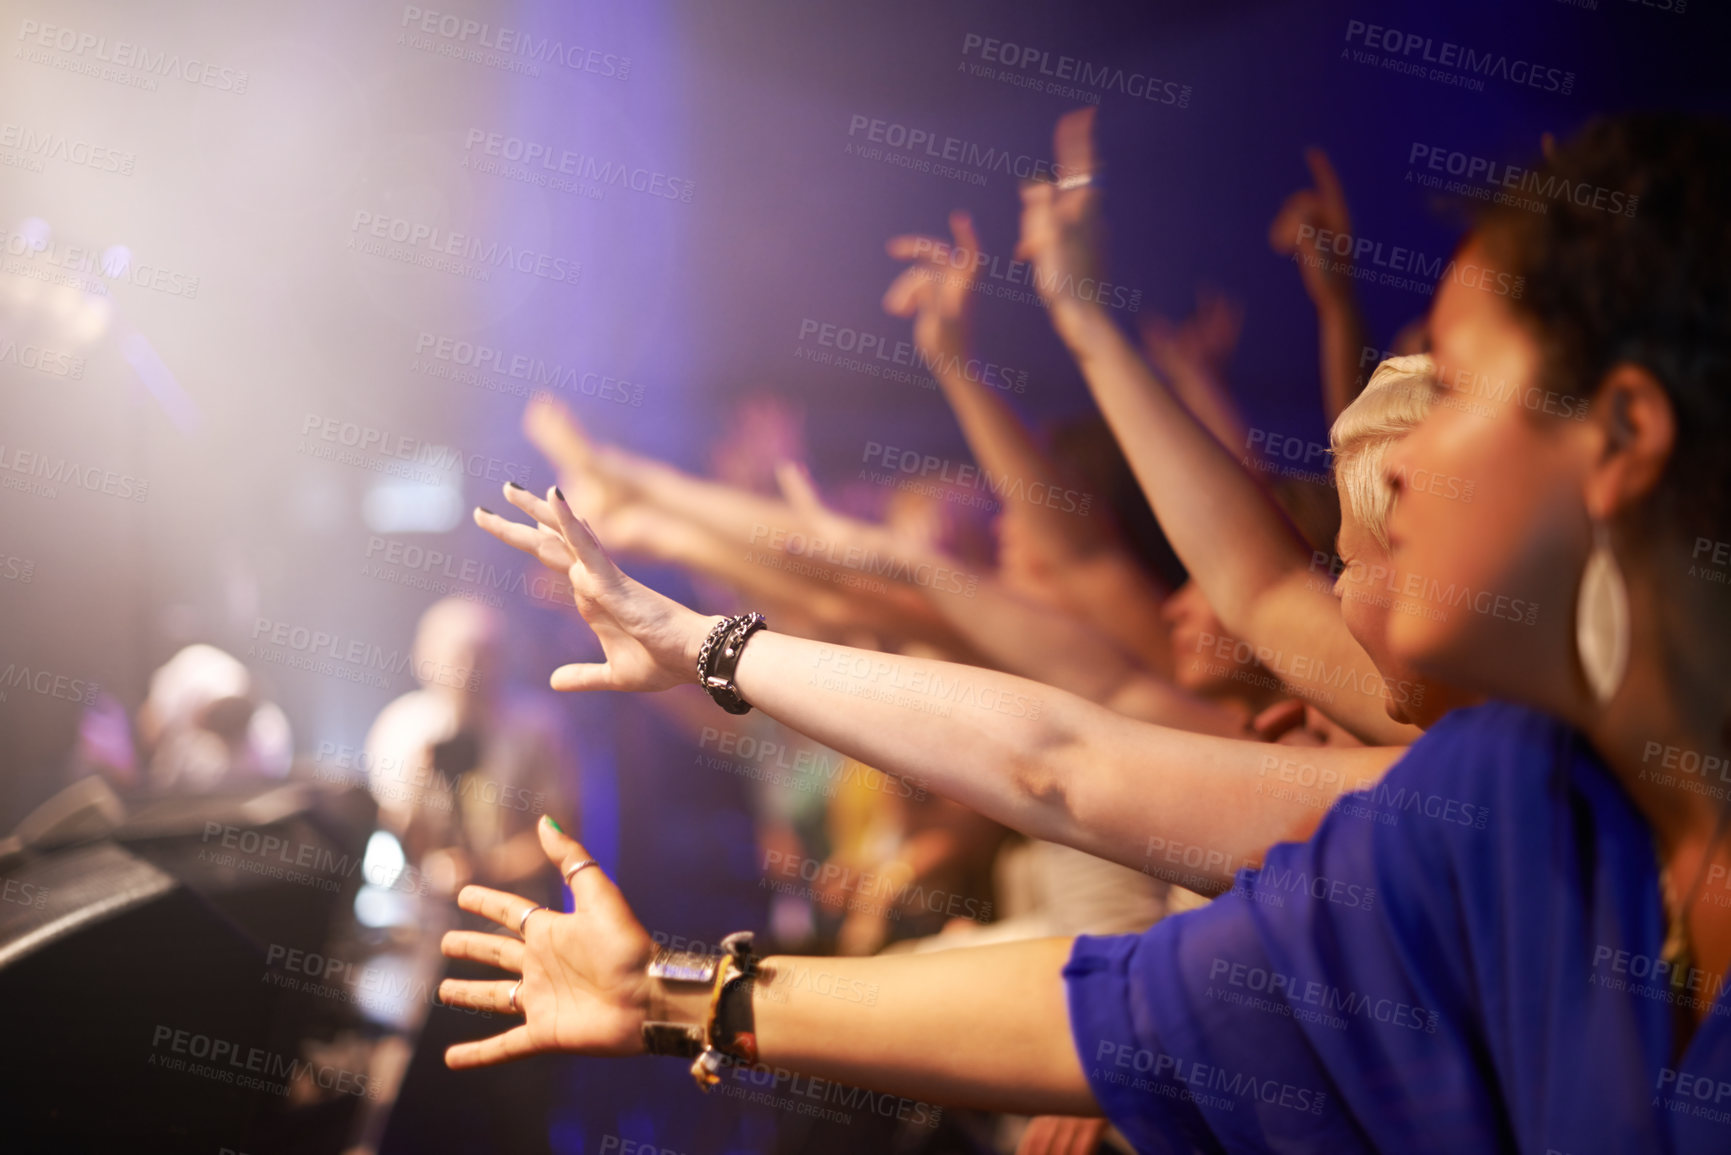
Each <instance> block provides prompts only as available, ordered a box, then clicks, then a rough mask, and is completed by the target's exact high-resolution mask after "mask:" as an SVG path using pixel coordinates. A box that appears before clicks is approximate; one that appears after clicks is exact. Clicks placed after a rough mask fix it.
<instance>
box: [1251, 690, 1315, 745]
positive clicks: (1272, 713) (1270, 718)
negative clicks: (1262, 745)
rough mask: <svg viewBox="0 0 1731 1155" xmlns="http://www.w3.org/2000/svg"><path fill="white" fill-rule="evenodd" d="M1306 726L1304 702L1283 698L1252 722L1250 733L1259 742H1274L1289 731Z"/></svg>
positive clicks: (1297, 699)
mask: <svg viewBox="0 0 1731 1155" xmlns="http://www.w3.org/2000/svg"><path fill="white" fill-rule="evenodd" d="M1302 725H1304V702H1303V701H1302V700H1301V699H1299V698H1283V699H1282V700H1280V701H1278V702H1276V703H1274V705H1272V706H1270V707H1268V708H1267V709H1266V710H1264V711H1262V713H1260V714H1258V715H1256V717H1254V718H1252V719H1251V720H1250V731H1251V733H1253V734H1254V735H1256V738H1257V740H1258V741H1262V742H1274V741H1277V740H1278V739H1279V738H1280V736H1281V735H1282V734H1285V733H1286V732H1287V731H1289V730H1293V729H1296V728H1297V727H1299V726H1302Z"/></svg>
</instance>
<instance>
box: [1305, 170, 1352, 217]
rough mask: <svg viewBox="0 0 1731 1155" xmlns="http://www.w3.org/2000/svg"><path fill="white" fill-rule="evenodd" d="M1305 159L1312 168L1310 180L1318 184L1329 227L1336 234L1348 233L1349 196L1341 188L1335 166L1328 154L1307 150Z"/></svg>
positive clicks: (1318, 191) (1318, 193)
mask: <svg viewBox="0 0 1731 1155" xmlns="http://www.w3.org/2000/svg"><path fill="white" fill-rule="evenodd" d="M1303 159H1305V165H1309V166H1310V178H1312V180H1314V182H1316V190H1317V197H1319V199H1321V203H1322V210H1324V211H1326V213H1328V222H1329V225H1331V227H1333V229H1335V230H1336V232H1347V229H1348V225H1347V194H1345V190H1343V189H1342V187H1340V177H1336V175H1335V166H1333V165H1331V163H1329V159H1328V152H1324V151H1322V149H1305V154H1303Z"/></svg>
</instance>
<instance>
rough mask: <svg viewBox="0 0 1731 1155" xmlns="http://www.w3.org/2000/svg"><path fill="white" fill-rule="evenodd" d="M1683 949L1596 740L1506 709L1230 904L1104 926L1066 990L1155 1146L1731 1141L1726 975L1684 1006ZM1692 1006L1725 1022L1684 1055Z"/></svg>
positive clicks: (1355, 803) (1415, 756)
mask: <svg viewBox="0 0 1731 1155" xmlns="http://www.w3.org/2000/svg"><path fill="white" fill-rule="evenodd" d="M1661 773H1676V777H1677V778H1678V779H1679V784H1680V785H1682V786H1684V787H1688V786H1691V785H1693V786H1694V787H1695V788H1697V789H1701V790H1703V792H1705V793H1708V794H1712V793H1713V791H1714V789H1715V787H1714V786H1713V785H1711V784H1709V783H1707V782H1705V781H1703V780H1701V779H1700V778H1699V775H1696V776H1693V777H1692V776H1691V775H1688V774H1684V773H1680V772H1672V771H1661ZM1696 901H1698V902H1703V903H1718V904H1720V905H1731V880H1727V879H1725V878H1723V877H1712V876H1709V878H1708V879H1707V881H1706V882H1705V884H1704V885H1703V887H1702V889H1701V891H1700V894H1699V897H1698V899H1697V900H1696ZM1664 939H1665V915H1664V911H1663V908H1662V905H1661V901H1660V896H1659V874H1658V862H1657V860H1656V858H1655V856H1654V850H1653V841H1652V837H1651V835H1650V833H1649V831H1648V828H1647V825H1646V822H1645V821H1644V820H1643V819H1642V817H1641V815H1640V813H1639V812H1638V811H1637V810H1636V809H1635V807H1634V804H1633V803H1632V802H1631V801H1630V799H1629V796H1628V795H1627V794H1626V793H1625V792H1624V790H1623V789H1622V787H1621V785H1620V784H1619V783H1618V782H1617V780H1616V779H1615V778H1614V777H1613V776H1612V775H1611V772H1610V771H1609V770H1608V769H1607V768H1606V767H1605V765H1604V763H1603V762H1601V761H1600V760H1599V758H1598V756H1597V755H1596V754H1595V753H1594V752H1593V750H1592V749H1591V748H1590V747H1589V746H1588V744H1587V742H1586V740H1585V739H1584V738H1582V737H1581V736H1580V735H1579V734H1577V733H1576V732H1575V731H1574V730H1572V729H1571V728H1569V727H1568V726H1566V725H1564V724H1562V723H1560V722H1557V721H1555V720H1553V719H1551V718H1548V717H1546V716H1545V715H1543V714H1539V713H1535V712H1534V711H1532V710H1529V709H1526V708H1523V707H1520V706H1513V705H1508V704H1504V703H1496V704H1491V705H1485V706H1479V707H1475V708H1473V709H1470V710H1460V711H1456V712H1455V713H1453V714H1450V715H1449V716H1448V717H1446V718H1444V719H1443V720H1442V721H1441V722H1440V723H1438V724H1437V725H1436V726H1435V728H1433V729H1432V730H1431V731H1430V732H1429V733H1428V734H1426V735H1425V736H1424V737H1423V738H1421V739H1420V740H1419V741H1418V742H1416V743H1415V744H1414V745H1413V747H1412V749H1411V750H1409V751H1408V752H1407V754H1406V756H1405V757H1403V758H1402V759H1401V760H1400V761H1399V762H1398V763H1397V764H1396V765H1395V766H1394V767H1393V768H1392V769H1391V770H1390V771H1389V773H1388V774H1387V776H1386V777H1384V778H1383V780H1382V781H1381V783H1379V784H1378V785H1377V786H1376V787H1375V788H1374V789H1373V790H1370V791H1361V792H1359V793H1356V794H1349V795H1346V796H1344V797H1343V798H1342V799H1340V801H1338V802H1337V803H1336V804H1335V806H1334V807H1333V809H1331V810H1330V811H1329V813H1328V815H1327V816H1326V817H1325V818H1324V819H1323V821H1322V824H1321V826H1320V827H1319V828H1318V829H1317V832H1316V834H1315V836H1314V837H1312V838H1311V839H1310V841H1309V842H1304V843H1282V844H1280V845H1278V846H1276V847H1274V848H1273V849H1271V850H1270V851H1269V852H1268V857H1267V860H1266V861H1265V863H1264V864H1263V868H1262V869H1261V870H1260V871H1251V870H1245V871H1241V872H1240V873H1239V875H1238V879H1237V882H1236V883H1235V884H1234V886H1233V889H1232V890H1231V891H1230V892H1229V893H1228V894H1225V895H1223V896H1221V897H1220V898H1218V899H1216V900H1215V901H1214V903H1213V904H1212V905H1210V906H1208V907H1206V908H1204V909H1202V910H1198V911H1194V912H1192V913H1189V914H1184V915H1178V916H1176V917H1173V918H1168V919H1166V920H1165V921H1163V922H1160V923H1158V924H1156V925H1155V926H1154V927H1153V929H1151V930H1149V931H1148V932H1147V933H1145V934H1141V935H1126V936H1122V937H1116V938H1087V937H1084V938H1079V939H1077V940H1076V947H1075V951H1074V953H1073V954H1072V955H1071V956H1070V962H1069V965H1068V966H1066V967H1065V968H1064V977H1065V980H1066V981H1067V983H1068V990H1069V1003H1070V1025H1071V1030H1072V1032H1073V1033H1074V1034H1075V1038H1076V1049H1077V1052H1078V1053H1079V1055H1080V1056H1081V1059H1082V1065H1083V1067H1084V1068H1085V1069H1086V1071H1087V1072H1088V1080H1089V1082H1090V1084H1091V1085H1092V1087H1093V1090H1094V1095H1095V1097H1096V1098H1097V1099H1098V1100H1099V1102H1100V1105H1101V1107H1102V1108H1103V1109H1104V1110H1105V1112H1106V1114H1107V1116H1108V1117H1109V1118H1110V1119H1111V1120H1112V1122H1113V1123H1114V1124H1116V1125H1117V1127H1118V1128H1119V1129H1120V1130H1121V1131H1123V1132H1124V1134H1125V1135H1127V1136H1128V1137H1129V1138H1130V1140H1131V1141H1132V1142H1133V1143H1134V1144H1135V1145H1136V1148H1137V1150H1139V1151H1233V1152H1238V1151H1320V1152H1328V1153H1329V1155H1337V1153H1342V1152H1359V1151H1381V1152H1398V1153H1401V1155H1405V1153H1406V1152H1419V1151H1438V1152H1451V1153H1454V1152H1473V1153H1475V1155H1477V1153H1479V1152H1495V1151H1521V1152H1529V1153H1531V1155H1587V1153H1588V1152H1617V1153H1618V1155H1625V1153H1627V1155H1636V1153H1642V1152H1655V1153H1657V1152H1720V1153H1722V1152H1731V1021H1728V1019H1731V1005H1728V1003H1727V1001H1726V1000H1725V999H1724V998H1723V997H1721V996H1722V994H1723V987H1724V985H1725V982H1724V976H1723V975H1719V974H1708V973H1704V972H1701V971H1698V970H1697V971H1691V972H1689V973H1687V974H1686V975H1685V976H1684V983H1685V985H1684V988H1683V989H1682V991H1681V992H1680V993H1678V994H1673V991H1672V987H1671V984H1670V982H1669V981H1668V976H1667V975H1666V974H1665V964H1664V963H1663V962H1662V961H1661V959H1660V952H1661V949H1662V944H1663V942H1664ZM1682 1001H1697V1002H1699V1003H1706V1004H1710V1005H1711V1006H1712V1013H1710V1014H1709V1015H1708V1016H1707V1017H1706V1019H1705V1020H1704V1021H1703V1022H1702V1023H1701V1025H1700V1027H1699V1028H1698V1030H1697V1031H1696V1033H1695V1036H1694V1038H1693V1039H1692V1040H1691V1041H1690V1043H1689V1046H1688V1049H1687V1051H1686V1052H1685V1053H1684V1054H1683V1057H1682V1059H1681V1061H1676V1062H1674V1061H1673V1060H1672V1053H1673V1046H1672V1039H1673V1037H1674V1034H1675V1032H1674V1028H1673V1025H1672V1015H1673V1014H1674V1012H1675V1010H1676V1007H1675V1005H1674V1004H1676V1003H1677V1002H1682Z"/></svg>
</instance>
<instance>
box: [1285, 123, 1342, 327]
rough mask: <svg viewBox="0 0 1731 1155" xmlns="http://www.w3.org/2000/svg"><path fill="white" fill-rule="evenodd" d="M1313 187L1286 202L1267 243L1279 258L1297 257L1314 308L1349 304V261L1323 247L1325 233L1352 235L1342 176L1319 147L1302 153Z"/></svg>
mask: <svg viewBox="0 0 1731 1155" xmlns="http://www.w3.org/2000/svg"><path fill="white" fill-rule="evenodd" d="M1304 161H1305V163H1306V164H1308V165H1309V166H1310V177H1311V182H1312V185H1313V187H1311V188H1304V189H1299V190H1298V191H1297V192H1295V193H1293V194H1292V195H1291V196H1289V197H1287V198H1286V202H1285V203H1284V204H1282V205H1281V206H1280V211H1279V212H1277V213H1276V214H1275V215H1274V222H1273V223H1272V224H1270V225H1269V226H1268V243H1269V246H1270V247H1272V248H1273V249H1274V251H1275V252H1277V253H1279V254H1280V255H1281V256H1295V257H1297V258H1298V271H1299V275H1300V276H1302V277H1303V278H1304V291H1305V292H1307V293H1309V294H1310V299H1311V301H1312V302H1314V303H1315V304H1316V305H1317V306H1318V307H1322V306H1325V305H1339V304H1350V303H1351V301H1352V299H1353V293H1352V272H1351V261H1350V259H1348V258H1343V257H1341V256H1339V255H1337V254H1336V253H1335V252H1334V251H1333V250H1332V249H1330V248H1326V247H1325V245H1326V244H1327V243H1328V242H1329V234H1332V235H1334V236H1344V237H1349V238H1350V237H1351V235H1352V217H1351V215H1350V214H1348V212H1347V210H1346V194H1345V193H1343V192H1342V191H1341V188H1340V178H1339V177H1338V176H1336V175H1335V173H1334V166H1333V165H1332V164H1330V163H1329V161H1328V154H1327V153H1325V152H1323V151H1322V150H1321V149H1320V148H1310V149H1306V150H1305V151H1304Z"/></svg>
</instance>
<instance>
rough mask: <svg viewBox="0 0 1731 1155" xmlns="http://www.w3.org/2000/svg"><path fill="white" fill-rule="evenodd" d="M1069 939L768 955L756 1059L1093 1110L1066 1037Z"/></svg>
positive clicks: (1037, 1108)
mask: <svg viewBox="0 0 1731 1155" xmlns="http://www.w3.org/2000/svg"><path fill="white" fill-rule="evenodd" d="M1070 948H1071V940H1068V939H1037V940H1033V941H1030V942H1019V943H1008V944H1005V945H1002V946H993V947H980V948H976V949H960V950H954V951H943V952H939V953H935V954H930V955H893V956H883V957H877V958H859V959H841V958H792V957H787V956H774V957H771V958H770V959H768V960H766V967H767V969H768V970H769V972H771V973H770V977H769V978H768V981H766V982H760V983H759V984H758V985H757V989H756V991H755V993H754V997H753V1000H752V1011H753V1015H754V1016H755V1018H756V1028H757V1047H758V1056H759V1059H760V1061H761V1062H762V1063H763V1064H764V1065H766V1066H768V1067H771V1068H775V1069H779V1070H786V1071H794V1072H799V1073H801V1074H805V1075H811V1076H815V1077H818V1078H822V1079H831V1080H834V1081H836V1082H840V1083H846V1084H849V1085H852V1086H858V1087H865V1088H868V1089H870V1090H876V1091H885V1092H889V1093H891V1094H895V1095H902V1096H905V1097H907V1098H909V1099H913V1100H916V1101H919V1102H924V1103H936V1104H942V1105H946V1106H957V1107H973V1108H978V1109H981V1110H987V1111H1009V1112H1014V1113H1017V1114H1024V1115H1029V1114H1039V1113H1045V1112H1051V1113H1062V1114H1068V1115H1098V1114H1099V1113H1100V1109H1099V1106H1098V1105H1097V1104H1096V1103H1095V1102H1094V1096H1093V1094H1092V1092H1091V1091H1090V1090H1089V1088H1088V1081H1087V1078H1086V1077H1085V1075H1084V1072H1083V1070H1082V1065H1081V1062H1080V1060H1079V1059H1078V1057H1077V1055H1076V1048H1075V1044H1074V1042H1073V1041H1072V1040H1071V1036H1070V1020H1069V1010H1068V1006H1067V1003H1066V995H1065V985H1064V979H1063V976H1062V971H1063V967H1064V964H1065V962H1067V961H1068V959H1069V956H1070Z"/></svg>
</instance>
